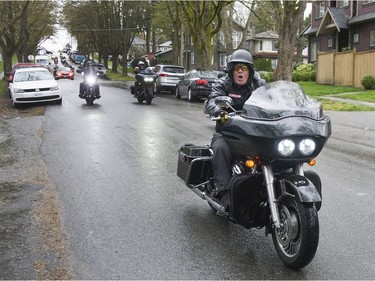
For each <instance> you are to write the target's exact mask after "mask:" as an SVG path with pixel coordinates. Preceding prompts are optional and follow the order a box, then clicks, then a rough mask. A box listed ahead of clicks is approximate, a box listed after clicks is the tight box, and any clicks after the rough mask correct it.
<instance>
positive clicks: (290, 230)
mask: <svg viewBox="0 0 375 281" xmlns="http://www.w3.org/2000/svg"><path fill="white" fill-rule="evenodd" d="M280 221H281V225H282V227H281V228H280V230H278V232H277V236H278V241H279V243H280V244H281V245H282V246H283V247H287V246H288V245H289V244H290V243H291V242H293V241H295V239H296V238H297V236H298V218H297V216H296V214H295V213H294V212H289V210H288V208H287V207H285V206H284V205H282V206H281V208H280Z"/></svg>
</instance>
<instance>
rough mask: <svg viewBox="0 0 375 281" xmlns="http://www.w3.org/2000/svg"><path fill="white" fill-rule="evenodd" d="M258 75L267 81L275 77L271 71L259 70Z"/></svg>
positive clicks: (271, 80) (272, 80)
mask: <svg viewBox="0 0 375 281" xmlns="http://www.w3.org/2000/svg"><path fill="white" fill-rule="evenodd" d="M260 77H261V78H262V79H264V80H266V82H267V83H269V82H274V81H275V78H274V77H273V73H272V72H267V73H264V72H261V73H260Z"/></svg>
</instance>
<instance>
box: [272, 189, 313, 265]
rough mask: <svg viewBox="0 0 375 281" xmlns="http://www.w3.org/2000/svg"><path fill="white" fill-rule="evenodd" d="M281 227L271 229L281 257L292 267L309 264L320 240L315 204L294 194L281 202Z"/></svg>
mask: <svg viewBox="0 0 375 281" xmlns="http://www.w3.org/2000/svg"><path fill="white" fill-rule="evenodd" d="M279 213H280V221H281V228H280V229H276V228H273V229H272V240H273V244H274V246H275V249H276V251H277V254H278V256H279V258H280V259H281V261H282V262H283V263H284V264H285V265H286V266H287V267H288V268H291V269H300V268H302V267H305V266H306V265H308V264H309V263H310V262H311V261H312V259H313V258H314V256H315V253H316V250H317V248H318V243H319V219H318V213H317V210H316V208H315V207H314V205H313V204H312V203H311V204H306V203H305V204H302V203H301V202H298V201H296V200H295V197H291V196H288V197H287V198H283V200H282V201H281V202H280V204H279Z"/></svg>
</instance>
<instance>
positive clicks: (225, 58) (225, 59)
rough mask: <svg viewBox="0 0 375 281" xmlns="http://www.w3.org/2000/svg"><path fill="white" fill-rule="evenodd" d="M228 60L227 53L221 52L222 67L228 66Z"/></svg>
mask: <svg viewBox="0 0 375 281" xmlns="http://www.w3.org/2000/svg"><path fill="white" fill-rule="evenodd" d="M226 61H227V56H226V55H225V54H220V67H225V66H227V64H226Z"/></svg>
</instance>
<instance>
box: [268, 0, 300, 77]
mask: <svg viewBox="0 0 375 281" xmlns="http://www.w3.org/2000/svg"><path fill="white" fill-rule="evenodd" d="M272 5H273V7H274V18H275V20H276V22H278V23H279V25H278V26H277V31H278V33H279V47H278V62H277V67H276V70H275V73H274V76H275V78H276V80H288V81H291V80H292V70H293V61H294V56H295V51H296V45H297V36H298V29H299V27H300V25H301V22H302V21H303V14H304V11H305V8H306V2H305V1H298V2H294V1H283V2H278V1H275V2H272Z"/></svg>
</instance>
